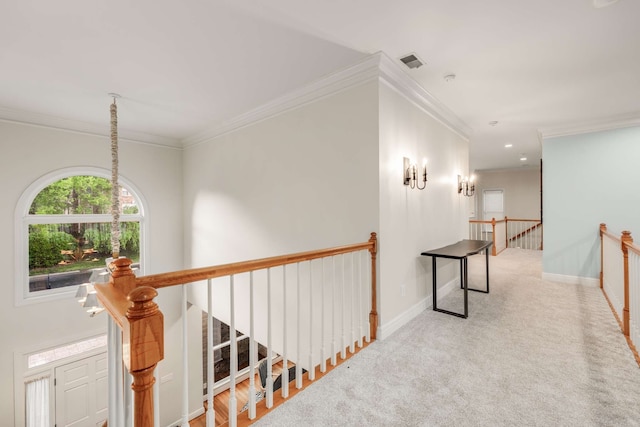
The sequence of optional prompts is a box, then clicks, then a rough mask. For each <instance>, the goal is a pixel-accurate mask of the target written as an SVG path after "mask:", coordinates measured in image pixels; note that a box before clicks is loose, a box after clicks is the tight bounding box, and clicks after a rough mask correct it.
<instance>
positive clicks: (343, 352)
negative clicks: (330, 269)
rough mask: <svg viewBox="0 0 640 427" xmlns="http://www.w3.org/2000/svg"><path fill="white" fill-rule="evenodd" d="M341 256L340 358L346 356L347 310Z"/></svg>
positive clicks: (344, 264)
mask: <svg viewBox="0 0 640 427" xmlns="http://www.w3.org/2000/svg"><path fill="white" fill-rule="evenodd" d="M341 258H342V310H341V311H342V345H341V346H340V357H341V358H342V360H344V359H346V358H347V335H346V334H347V323H346V322H345V312H346V310H347V304H346V303H347V302H346V300H345V294H344V288H345V280H344V274H345V273H344V271H345V270H346V262H345V259H344V258H345V257H344V254H342V256H341Z"/></svg>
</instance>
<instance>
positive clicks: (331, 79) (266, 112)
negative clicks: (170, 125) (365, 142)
mask: <svg viewBox="0 0 640 427" xmlns="http://www.w3.org/2000/svg"><path fill="white" fill-rule="evenodd" d="M377 77H378V61H377V58H376V57H375V56H374V55H371V56H368V57H366V58H364V59H363V60H362V61H360V62H358V63H356V64H355V65H352V66H350V67H348V68H345V69H342V70H339V71H336V72H334V73H332V74H329V75H327V76H325V77H323V78H321V79H319V80H316V81H314V82H312V83H310V84H308V85H306V86H304V87H302V88H300V89H298V90H295V91H293V92H290V93H288V94H286V95H284V96H281V97H279V98H276V99H274V100H273V101H270V102H267V103H266V104H263V105H262V106H260V107H257V108H255V109H253V110H249V111H247V112H246V113H244V114H241V115H239V116H236V117H235V118H233V119H230V120H228V121H225V122H222V123H219V124H217V125H214V126H211V127H209V128H208V129H205V130H204V131H202V132H199V133H197V134H195V135H193V136H190V137H187V138H185V139H183V140H182V144H183V146H184V147H185V148H187V147H192V146H195V145H198V144H201V143H203V142H207V141H209V140H211V139H214V138H217V137H219V136H222V135H224V134H227V133H229V132H233V131H235V130H238V129H240V128H243V127H245V126H249V125H252V124H254V123H257V122H260V121H262V120H266V119H268V118H270V117H273V116H276V115H278V114H282V113H284V112H286V111H289V110H292V109H295V108H298V107H301V106H303V105H306V104H309V103H311V102H315V101H317V100H319V99H322V98H324V97H327V96H330V95H333V94H336V93H339V92H342V91H344V90H346V89H349V88H352V87H355V86H358V85H361V84H364V83H367V82H369V81H373V80H375V79H376V78H377Z"/></svg>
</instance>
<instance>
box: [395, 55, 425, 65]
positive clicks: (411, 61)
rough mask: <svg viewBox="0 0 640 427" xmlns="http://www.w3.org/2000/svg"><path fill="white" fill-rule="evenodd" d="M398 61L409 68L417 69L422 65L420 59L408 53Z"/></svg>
mask: <svg viewBox="0 0 640 427" xmlns="http://www.w3.org/2000/svg"><path fill="white" fill-rule="evenodd" d="M400 61H402V62H403V64H404V65H406V66H407V67H409V68H418V67H420V66H421V65H424V63H423V62H422V60H420V58H418V56H417V55H416V54H415V53H410V54H409V55H405V56H403V57H402V58H400Z"/></svg>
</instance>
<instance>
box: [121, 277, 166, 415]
mask: <svg viewBox="0 0 640 427" xmlns="http://www.w3.org/2000/svg"><path fill="white" fill-rule="evenodd" d="M157 295H158V291H156V290H155V289H154V288H152V287H149V286H143V287H140V288H135V289H134V290H132V291H131V292H130V293H129V296H128V297H127V299H128V300H129V301H131V306H130V307H129V309H128V310H127V313H126V315H127V323H128V327H127V328H123V359H124V363H125V365H126V366H127V368H128V369H129V372H130V373H131V375H132V376H133V385H132V386H131V388H132V389H133V392H134V402H135V406H134V426H135V427H151V426H153V384H154V382H155V379H154V377H153V371H154V369H155V367H156V365H157V364H158V362H159V361H161V360H162V359H163V358H164V318H163V315H162V313H161V312H160V310H159V309H158V304H156V303H155V302H154V301H153V299H154V298H155V297H156V296H157Z"/></svg>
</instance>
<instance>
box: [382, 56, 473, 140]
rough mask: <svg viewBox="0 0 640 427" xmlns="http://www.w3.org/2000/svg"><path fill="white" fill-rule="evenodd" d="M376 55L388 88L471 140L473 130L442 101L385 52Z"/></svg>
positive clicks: (383, 79)
mask: <svg viewBox="0 0 640 427" xmlns="http://www.w3.org/2000/svg"><path fill="white" fill-rule="evenodd" d="M376 55H378V56H379V58H380V66H379V67H380V79H381V80H382V81H383V82H384V83H386V84H387V85H388V86H390V87H392V88H393V89H395V90H396V91H397V92H399V93H400V94H402V95H403V96H404V97H405V98H407V99H408V100H409V101H411V102H413V103H414V104H415V105H417V106H418V107H419V108H421V109H422V110H423V111H424V112H426V113H427V114H429V115H430V116H431V117H433V118H434V119H436V120H438V121H439V122H440V123H442V124H443V125H445V126H446V127H448V128H449V129H450V130H451V131H453V132H455V133H456V134H458V135H459V136H460V137H462V138H464V139H465V140H469V135H470V134H471V133H472V129H471V128H470V127H469V126H468V125H467V124H466V123H465V122H464V121H462V120H461V119H460V118H459V117H458V116H456V114H455V113H454V112H453V111H451V110H450V109H449V108H448V107H447V106H445V105H444V104H443V103H442V102H440V100H438V99H437V98H436V97H435V96H433V95H432V94H431V93H430V92H429V91H427V90H426V89H425V88H423V87H422V86H420V84H419V83H418V82H417V81H416V80H415V79H413V77H411V76H410V75H408V74H407V73H406V72H405V71H404V70H403V69H402V68H401V67H400V64H399V63H398V62H397V61H395V60H393V59H391V58H389V57H388V56H387V55H386V54H384V53H383V52H379V53H377V54H376Z"/></svg>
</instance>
